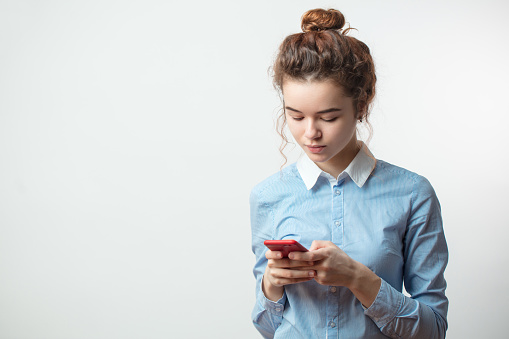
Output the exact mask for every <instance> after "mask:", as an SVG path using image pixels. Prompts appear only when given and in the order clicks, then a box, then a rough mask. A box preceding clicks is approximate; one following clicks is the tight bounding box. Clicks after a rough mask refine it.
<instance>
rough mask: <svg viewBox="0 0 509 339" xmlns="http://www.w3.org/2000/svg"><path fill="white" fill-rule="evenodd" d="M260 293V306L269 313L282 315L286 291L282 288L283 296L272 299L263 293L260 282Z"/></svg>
mask: <svg viewBox="0 0 509 339" xmlns="http://www.w3.org/2000/svg"><path fill="white" fill-rule="evenodd" d="M262 281H263V277H262ZM260 294H261V296H262V300H261V304H262V307H263V308H264V309H265V310H267V311H268V312H269V313H272V314H274V315H277V316H280V317H282V316H283V311H284V310H285V303H286V291H284V290H283V296H282V297H281V298H280V299H279V300H278V301H272V300H270V299H267V297H266V296H265V294H264V293H263V290H262V284H260Z"/></svg>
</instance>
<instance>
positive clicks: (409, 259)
mask: <svg viewBox="0 0 509 339" xmlns="http://www.w3.org/2000/svg"><path fill="white" fill-rule="evenodd" d="M403 245H404V247H403V250H404V253H403V254H404V260H405V266H404V272H403V274H404V276H403V278H404V284H405V289H406V290H407V292H408V293H409V294H410V295H411V297H407V296H404V295H403V294H402V293H400V292H399V291H397V290H396V289H395V288H394V287H392V286H391V285H389V284H388V283H386V282H384V281H383V282H382V286H381V288H380V292H379V293H378V295H377V297H376V299H375V302H374V303H373V305H371V306H370V307H369V308H368V309H367V310H365V314H366V315H367V316H369V317H371V319H373V321H374V322H375V323H376V324H377V325H378V327H379V328H380V330H381V331H382V332H383V333H384V334H385V335H388V336H390V337H393V338H444V337H445V332H446V330H447V309H448V305H449V302H448V300H447V297H446V296H445V288H446V282H445V279H444V271H445V267H446V266H447V261H448V251H447V243H446V241H445V235H444V231H443V227H442V216H441V211H440V204H439V202H438V199H437V197H436V194H435V192H434V190H433V187H432V186H431V184H430V183H429V182H428V181H427V180H426V179H425V178H423V177H419V178H418V179H417V180H416V181H415V184H414V189H413V191H412V207H411V214H410V217H409V219H408V223H407V229H406V233H405V237H404V244H403Z"/></svg>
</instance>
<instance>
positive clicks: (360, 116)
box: [356, 103, 366, 122]
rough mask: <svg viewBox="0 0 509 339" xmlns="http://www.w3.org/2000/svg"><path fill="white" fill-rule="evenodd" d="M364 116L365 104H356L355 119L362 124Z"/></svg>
mask: <svg viewBox="0 0 509 339" xmlns="http://www.w3.org/2000/svg"><path fill="white" fill-rule="evenodd" d="M365 114H366V104H365V103H358V104H357V116H356V119H357V120H359V122H362V120H363V119H364V116H365Z"/></svg>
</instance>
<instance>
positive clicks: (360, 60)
mask: <svg viewBox="0 0 509 339" xmlns="http://www.w3.org/2000/svg"><path fill="white" fill-rule="evenodd" d="M344 25H345V17H344V16H343V14H342V13H341V12H340V11H338V10H335V9H329V10H325V9H320V8H318V9H312V10H309V11H307V12H306V13H304V15H303V16H302V24H301V28H302V31H303V33H296V34H292V35H289V36H287V37H286V39H285V40H283V42H282V43H281V45H280V47H279V52H278V55H277V57H276V60H275V61H274V65H273V67H272V73H273V74H272V76H273V84H274V87H275V88H276V90H278V92H279V93H280V95H282V93H283V83H284V81H285V80H296V81H326V80H329V81H330V80H332V81H334V82H335V83H336V84H338V85H340V86H342V87H343V89H344V91H345V93H346V95H348V96H351V97H352V98H353V102H354V105H355V108H356V111H357V114H358V116H357V119H359V121H361V122H362V121H365V122H366V123H367V126H368V129H369V131H370V134H371V125H370V124H369V121H368V117H369V113H370V110H371V104H372V102H373V98H374V96H375V84H376V75H375V65H374V63H373V59H372V57H371V54H370V52H369V48H368V46H366V44H364V43H363V42H362V41H360V40H357V39H356V38H354V37H351V36H348V35H347V33H348V32H349V31H350V30H351V29H352V28H350V27H348V28H346V29H343V26H344ZM285 125H286V116H285V110H284V107H283V109H282V112H281V113H280V115H279V116H278V119H277V126H276V129H277V130H278V133H279V135H281V137H282V139H283V141H282V143H281V146H280V148H279V151H280V152H281V154H282V155H283V157H284V158H285V163H286V156H285V155H284V153H283V150H284V148H285V147H286V145H287V144H288V139H287V138H286V136H285V134H284V127H285ZM283 165H284V164H283Z"/></svg>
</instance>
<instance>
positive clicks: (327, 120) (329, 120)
mask: <svg viewBox="0 0 509 339" xmlns="http://www.w3.org/2000/svg"><path fill="white" fill-rule="evenodd" d="M336 119H337V117H336V118H332V119H322V120H323V121H326V122H331V121H334V120H336Z"/></svg>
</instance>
